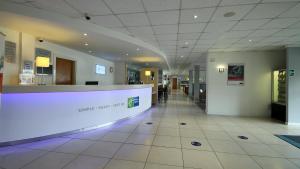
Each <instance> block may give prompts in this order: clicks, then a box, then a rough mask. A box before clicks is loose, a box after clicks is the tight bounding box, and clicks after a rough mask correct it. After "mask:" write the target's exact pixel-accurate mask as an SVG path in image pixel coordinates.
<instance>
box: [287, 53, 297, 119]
mask: <svg viewBox="0 0 300 169" xmlns="http://www.w3.org/2000/svg"><path fill="white" fill-rule="evenodd" d="M299 56H300V48H299V47H297V48H296V47H295V48H288V49H287V75H286V78H287V96H286V97H287V123H288V124H297V125H298V124H300V87H299V86H300V57H299Z"/></svg>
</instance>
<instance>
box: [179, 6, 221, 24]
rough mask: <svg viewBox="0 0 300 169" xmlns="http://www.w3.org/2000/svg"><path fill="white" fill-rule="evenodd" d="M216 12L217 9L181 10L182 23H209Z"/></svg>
mask: <svg viewBox="0 0 300 169" xmlns="http://www.w3.org/2000/svg"><path fill="white" fill-rule="evenodd" d="M214 11H215V8H202V9H185V10H181V15H180V23H197V22H208V21H209V19H210V17H211V15H212V14H213V12H214ZM194 16H197V18H194Z"/></svg>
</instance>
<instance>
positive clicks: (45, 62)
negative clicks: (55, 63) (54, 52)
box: [35, 56, 50, 67]
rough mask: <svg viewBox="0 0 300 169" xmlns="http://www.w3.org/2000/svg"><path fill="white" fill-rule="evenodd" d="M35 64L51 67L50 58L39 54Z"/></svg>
mask: <svg viewBox="0 0 300 169" xmlns="http://www.w3.org/2000/svg"><path fill="white" fill-rule="evenodd" d="M35 64H36V67H49V65H50V58H49V57H43V56H37V57H36V59H35Z"/></svg>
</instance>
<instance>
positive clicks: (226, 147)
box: [208, 140, 246, 154]
mask: <svg viewBox="0 0 300 169" xmlns="http://www.w3.org/2000/svg"><path fill="white" fill-rule="evenodd" d="M208 142H209V144H210V145H211V147H212V148H213V150H214V151H216V152H221V153H235V154H246V152H245V151H244V150H243V149H242V148H241V147H240V146H239V145H238V144H237V143H235V142H234V141H225V140H208Z"/></svg>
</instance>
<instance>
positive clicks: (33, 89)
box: [3, 85, 152, 93]
mask: <svg viewBox="0 0 300 169" xmlns="http://www.w3.org/2000/svg"><path fill="white" fill-rule="evenodd" d="M151 86H152V85H106V86H92V85H91V86H86V85H49V86H48V85H47V86H46V85H36V86H25V85H24V86H4V88H3V93H44V92H86V91H109V90H128V89H142V88H149V87H151Z"/></svg>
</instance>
